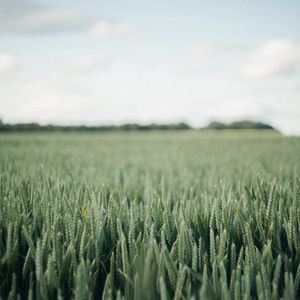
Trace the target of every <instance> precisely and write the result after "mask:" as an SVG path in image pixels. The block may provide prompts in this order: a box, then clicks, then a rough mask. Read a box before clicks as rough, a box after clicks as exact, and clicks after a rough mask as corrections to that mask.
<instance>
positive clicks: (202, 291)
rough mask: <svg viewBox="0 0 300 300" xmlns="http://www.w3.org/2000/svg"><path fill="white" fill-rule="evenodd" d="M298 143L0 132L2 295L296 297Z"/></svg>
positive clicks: (299, 261) (263, 138)
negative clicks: (5, 133)
mask: <svg viewBox="0 0 300 300" xmlns="http://www.w3.org/2000/svg"><path fill="white" fill-rule="evenodd" d="M299 153H300V140H299V138H284V137H280V136H274V135H270V136H268V135H266V134H265V133H264V134H261V135H249V134H245V135H241V134H231V135H228V134H227V135H224V136H222V137H221V136H220V135H219V134H216V135H214V134H210V135H207V134H206V133H201V132H198V133H195V132H189V133H188V132H185V133H183V132H182V133H178V134H175V133H151V134H150V133H149V134H140V133H135V134H127V135H126V134H120V133H118V134H117V133H111V134H102V135H89V134H48V135H44V136H43V135H36V134H32V135H1V136H0V171H1V172H0V298H1V299H27V298H28V299H136V300H138V299H144V300H147V299H164V300H165V299H177V300H179V299H298V298H300V238H299V237H300V205H299V204H300V198H299V196H300V181H299V167H300V160H299Z"/></svg>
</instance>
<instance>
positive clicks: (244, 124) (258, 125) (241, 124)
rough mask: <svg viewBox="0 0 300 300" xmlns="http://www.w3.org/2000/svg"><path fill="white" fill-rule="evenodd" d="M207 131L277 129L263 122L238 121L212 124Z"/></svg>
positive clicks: (207, 127)
mask: <svg viewBox="0 0 300 300" xmlns="http://www.w3.org/2000/svg"><path fill="white" fill-rule="evenodd" d="M205 129H265V130H266V129H269V130H275V128H274V127H273V126H271V125H269V124H266V123H262V122H253V121H248V120H243V121H236V122H232V123H230V124H224V123H221V122H216V121H214V122H211V123H210V124H208V126H206V127H205Z"/></svg>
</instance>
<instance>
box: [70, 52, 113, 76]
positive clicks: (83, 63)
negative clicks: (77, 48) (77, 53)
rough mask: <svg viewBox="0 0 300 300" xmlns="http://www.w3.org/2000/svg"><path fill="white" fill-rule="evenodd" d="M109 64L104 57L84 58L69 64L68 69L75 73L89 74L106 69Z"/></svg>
mask: <svg viewBox="0 0 300 300" xmlns="http://www.w3.org/2000/svg"><path fill="white" fill-rule="evenodd" d="M109 64H110V61H109V60H108V59H107V58H106V57H105V56H104V55H93V56H84V57H81V58H80V59H79V60H78V61H76V62H74V63H73V64H70V65H69V67H68V69H69V70H71V71H72V72H75V73H81V72H91V71H96V70H99V69H103V68H106V67H108V66H109Z"/></svg>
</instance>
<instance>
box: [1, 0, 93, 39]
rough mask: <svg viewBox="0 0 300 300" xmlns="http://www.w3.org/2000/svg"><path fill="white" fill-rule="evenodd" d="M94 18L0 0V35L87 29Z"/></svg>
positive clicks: (20, 2) (44, 6) (37, 4)
mask: <svg viewBox="0 0 300 300" xmlns="http://www.w3.org/2000/svg"><path fill="white" fill-rule="evenodd" d="M95 21H96V20H95V18H91V17H90V16H86V15H82V14H80V13H76V12H72V11H67V10H62V9H56V8H52V7H48V6H46V5H44V4H41V3H37V2H34V1H27V2H26V4H25V2H24V1H20V0H0V33H9V34H25V33H26V34H42V33H53V32H65V31H76V30H82V29H86V30H87V29H88V28H89V27H90V26H91V25H92V24H93V23H94V22H95Z"/></svg>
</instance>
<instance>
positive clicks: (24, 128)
mask: <svg viewBox="0 0 300 300" xmlns="http://www.w3.org/2000/svg"><path fill="white" fill-rule="evenodd" d="M186 129H191V127H190V125H188V124H186V123H183V122H181V123H174V124H156V123H152V124H137V123H128V124H122V125H98V126H96V125H95V126H92V125H90V126H88V125H65V126H63V125H51V124H50V125H40V124H38V123H17V124H9V123H3V122H1V120H0V132H49V131H63V132H70V131H79V132H98V131H100V132H102V131H149V130H186Z"/></svg>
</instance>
